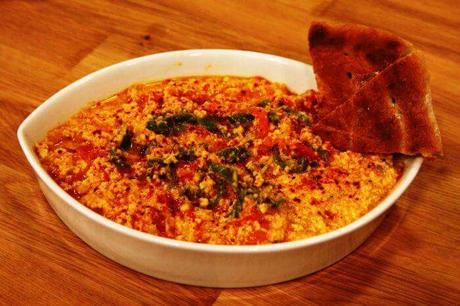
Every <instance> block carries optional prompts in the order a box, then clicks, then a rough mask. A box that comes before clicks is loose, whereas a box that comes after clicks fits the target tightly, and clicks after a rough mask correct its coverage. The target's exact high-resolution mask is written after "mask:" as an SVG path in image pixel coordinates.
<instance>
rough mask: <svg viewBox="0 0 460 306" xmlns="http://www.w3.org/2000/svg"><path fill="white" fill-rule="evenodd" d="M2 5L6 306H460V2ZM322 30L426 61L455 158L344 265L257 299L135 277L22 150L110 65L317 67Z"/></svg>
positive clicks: (0, 264) (433, 167) (422, 177)
mask: <svg viewBox="0 0 460 306" xmlns="http://www.w3.org/2000/svg"><path fill="white" fill-rule="evenodd" d="M371 2H372V1H369V2H367V1H345V0H336V1H333V0H332V1H322V0H314V1H304V2H303V4H302V3H300V2H299V1H287V0H277V1H262V0H261V1H215V2H214V1H195V2H191V1H187V2H186V1H171V0H165V1H144V2H134V1H129V2H127V1H121V0H119V1H118V0H117V1H107V2H106V1H85V0H79V1H66V0H62V1H24V2H21V1H1V2H0V15H1V16H0V118H1V119H0V127H1V128H0V135H1V140H2V145H1V147H0V186H1V187H0V188H1V193H0V304H1V303H5V304H35V303H37V304H67V303H68V304H76V303H83V304H98V303H110V304H131V303H132V304H141V303H143V304H145V303H149V304H150V303H151V304H164V303H174V304H190V303H193V304H195V303H196V304H225V303H244V304H261V303H264V302H265V303H270V302H272V303H273V302H278V303H286V304H300V303H306V304H310V303H311V304H332V303H339V304H342V303H360V304H361V303H366V304H374V303H419V304H422V303H423V304H434V303H440V304H449V303H458V302H459V301H460V288H459V287H460V280H459V279H460V261H459V258H460V252H459V248H460V240H459V238H460V225H459V224H460V192H459V191H460V187H459V185H460V122H459V120H460V107H459V105H460V77H459V74H460V32H459V29H460V17H459V16H460V5H458V3H456V1H454V0H451V1H447V0H446V1H422V0H418V1H399V2H400V3H397V2H398V1H388V0H385V1H379V2H378V3H377V1H375V2H373V3H371ZM314 19H324V20H336V21H343V22H356V23H364V24H367V25H371V26H375V27H380V28H383V29H387V30H390V31H393V32H394V33H396V34H398V35H400V36H402V37H404V38H406V39H408V40H409V41H411V42H413V43H414V44H415V45H416V46H417V47H418V48H419V49H421V50H423V51H424V53H425V55H426V58H427V62H428V66H429V69H430V71H431V74H432V90H433V100H434V107H435V111H436V114H437V118H438V122H439V125H440V128H441V132H442V135H443V141H444V148H445V157H444V158H442V159H438V160H436V161H433V162H430V161H428V162H425V164H424V165H423V168H422V170H421V172H420V174H419V175H418V177H417V178H416V180H415V182H414V183H413V184H412V186H411V187H410V188H409V190H407V192H406V193H405V194H404V195H403V196H402V197H401V199H400V200H399V201H398V202H397V205H396V207H395V208H394V209H393V210H392V211H391V213H390V215H389V216H388V217H387V218H386V219H385V221H384V222H383V224H382V226H381V227H380V228H379V229H378V230H377V231H376V232H375V234H374V235H373V236H372V237H371V238H370V239H369V240H368V241H367V242H366V243H364V245H362V246H361V247H360V248H359V249H358V250H357V251H355V252H354V253H353V254H351V255H349V256H348V257H346V258H345V259H343V260H342V261H340V262H339V263H337V264H335V265H334V266H332V267H329V268H327V269H324V270H323V271H320V272H318V273H315V274H313V275H310V276H306V277H303V278H300V279H297V280H294V281H290V282H286V283H282V284H278V285H272V286H266V287H260V288H249V289H233V290H220V289H212V288H197V287H192V286H182V285H178V284H175V283H170V282H166V281H162V280H158V279H155V278H153V277H149V276H146V275H142V274H140V273H137V272H134V271H132V270H130V269H128V268H125V267H123V266H121V265H119V264H117V263H115V262H112V261H111V260H109V259H107V258H105V257H103V256H102V255H100V254H99V253H97V252H96V251H94V250H93V249H91V248H90V247H89V246H87V245H86V244H85V243H83V242H82V241H81V240H80V239H78V238H77V237H76V236H75V235H74V234H73V233H72V232H70V230H69V229H67V228H66V227H65V226H64V225H63V223H61V221H60V220H59V218H58V217H57V216H56V215H55V214H54V212H53V211H52V209H51V208H50V206H49V205H48V204H47V202H46V200H45V198H44V197H43V195H42V193H41V192H40V190H39V187H38V185H37V183H36V180H35V177H34V174H33V172H32V169H31V168H30V167H29V165H28V164H27V162H26V160H25V158H24V156H23V155H22V153H21V151H20V149H19V145H18V142H17V140H16V135H15V133H16V129H17V128H18V125H19V124H20V123H21V121H22V120H23V119H24V118H25V117H26V116H27V115H28V114H29V113H30V112H32V110H33V109H34V108H35V107H37V106H38V105H39V104H40V103H42V102H43V101H44V100H45V99H47V98H48V97H49V96H50V95H52V94H53V93H54V92H55V91H57V90H58V89H60V88H62V87H63V86H65V85H67V84H69V83H71V82H73V81H75V80H77V79H78V78H80V77H82V76H84V75H85V74H87V73H89V72H92V71H94V70H97V69H99V68H101V67H104V66H107V65H110V64H112V63H115V62H118V61H122V60H125V59H129V58H133V57H137V56H141V55H146V54H151V53H157V52H162V51H169V50H178V49H190V48H231V49H247V50H254V51H260V52H265V53H273V54H277V55H281V56H286V57H290V58H294V59H297V60H300V61H303V62H307V63H310V58H309V55H308V51H307V39H306V37H307V35H306V32H307V28H308V26H309V24H310V22H311V21H312V20H314Z"/></svg>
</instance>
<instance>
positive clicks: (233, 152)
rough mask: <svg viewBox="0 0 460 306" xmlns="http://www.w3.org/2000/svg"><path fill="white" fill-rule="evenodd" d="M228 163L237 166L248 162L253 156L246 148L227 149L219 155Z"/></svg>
mask: <svg viewBox="0 0 460 306" xmlns="http://www.w3.org/2000/svg"><path fill="white" fill-rule="evenodd" d="M217 155H219V156H220V157H222V159H223V160H224V161H225V162H226V163H230V164H235V163H240V162H244V161H246V160H247V159H248V158H249V157H250V156H251V154H250V153H249V151H248V150H247V149H246V148H244V147H232V148H225V149H223V150H221V151H219V152H218V153H217Z"/></svg>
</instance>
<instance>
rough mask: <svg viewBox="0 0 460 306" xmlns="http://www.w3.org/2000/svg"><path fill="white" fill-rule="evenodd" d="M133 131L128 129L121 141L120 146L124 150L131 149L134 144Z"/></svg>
mask: <svg viewBox="0 0 460 306" xmlns="http://www.w3.org/2000/svg"><path fill="white" fill-rule="evenodd" d="M133 136H134V134H133V132H132V131H131V130H129V129H127V130H126V132H125V135H123V138H122V140H121V142H120V146H119V148H120V149H121V150H123V151H126V150H129V149H131V146H132V145H133V143H132V139H133Z"/></svg>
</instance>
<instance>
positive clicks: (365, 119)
mask: <svg viewBox="0 0 460 306" xmlns="http://www.w3.org/2000/svg"><path fill="white" fill-rule="evenodd" d="M313 130H314V131H315V132H316V133H317V134H319V135H320V136H322V137H323V138H324V139H326V140H329V141H331V143H332V144H334V145H335V146H336V147H337V148H339V149H343V150H351V151H355V152H363V153H403V154H407V155H416V154H421V155H423V156H432V155H438V154H442V145H441V137H440V133H439V129H438V126H437V123H436V119H435V117H434V113H433V108H432V104H431V92H430V87H429V76H428V72H427V70H426V68H425V64H424V62H423V59H422V57H421V55H420V53H419V52H416V51H415V52H413V53H411V54H410V55H407V56H405V57H403V58H400V59H399V60H397V61H396V62H395V63H393V64H391V65H389V66H387V68H386V69H384V70H383V71H382V72H380V73H379V74H377V75H376V76H375V77H373V78H372V79H370V80H368V81H367V82H366V83H365V84H364V85H363V86H362V87H361V88H360V89H359V90H358V91H357V92H356V93H355V94H354V95H353V96H352V97H351V98H350V99H348V100H347V101H346V102H345V103H343V104H341V105H339V106H338V107H336V108H335V109H334V110H333V111H331V112H330V113H329V114H328V115H326V116H323V118H322V119H321V120H319V122H317V123H316V124H315V125H314V126H313ZM345 135H346V136H345ZM345 139H346V141H345Z"/></svg>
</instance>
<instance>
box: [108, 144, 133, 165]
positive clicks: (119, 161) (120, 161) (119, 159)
mask: <svg viewBox="0 0 460 306" xmlns="http://www.w3.org/2000/svg"><path fill="white" fill-rule="evenodd" d="M109 161H110V162H111V163H112V164H114V165H115V167H117V168H118V169H120V170H127V169H129V168H130V165H129V164H128V161H127V160H126V157H124V156H123V155H122V154H118V153H117V152H116V151H115V150H114V149H112V150H111V151H110V155H109Z"/></svg>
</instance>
